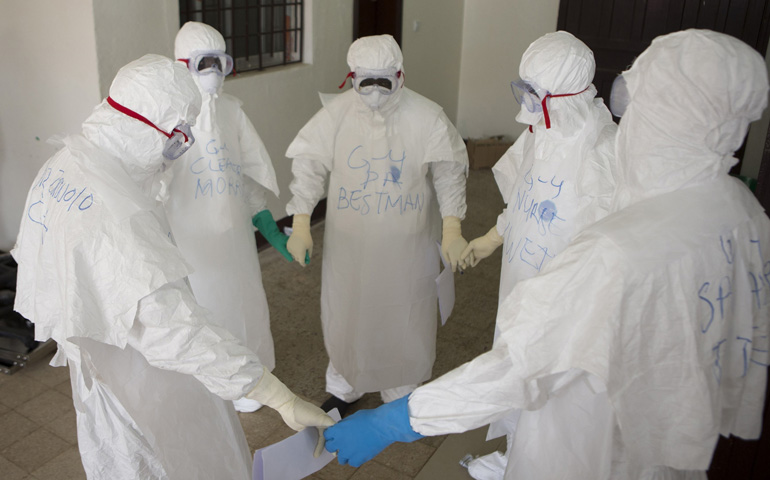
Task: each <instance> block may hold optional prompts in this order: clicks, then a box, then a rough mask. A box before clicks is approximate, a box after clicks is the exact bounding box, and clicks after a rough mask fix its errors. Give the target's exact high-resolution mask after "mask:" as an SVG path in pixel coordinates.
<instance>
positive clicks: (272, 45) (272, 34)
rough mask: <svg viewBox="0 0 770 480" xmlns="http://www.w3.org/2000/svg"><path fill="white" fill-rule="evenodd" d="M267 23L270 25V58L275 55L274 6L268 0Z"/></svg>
mask: <svg viewBox="0 0 770 480" xmlns="http://www.w3.org/2000/svg"><path fill="white" fill-rule="evenodd" d="M268 25H270V36H269V37H268V38H270V58H273V57H274V56H275V7H274V6H273V2H270V22H268Z"/></svg>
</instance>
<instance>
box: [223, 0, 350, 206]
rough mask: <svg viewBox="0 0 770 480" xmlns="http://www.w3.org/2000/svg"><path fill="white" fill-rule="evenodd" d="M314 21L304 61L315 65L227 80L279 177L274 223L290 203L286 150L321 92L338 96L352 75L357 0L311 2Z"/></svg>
mask: <svg viewBox="0 0 770 480" xmlns="http://www.w3.org/2000/svg"><path fill="white" fill-rule="evenodd" d="M307 4H308V5H307V7H306V9H309V10H310V11H311V15H312V19H311V20H310V21H308V20H309V18H310V17H308V19H306V21H305V25H306V26H307V25H312V29H311V31H310V32H307V33H308V34H309V35H312V44H313V46H312V51H311V52H310V55H308V48H307V45H308V44H307V43H305V48H304V50H303V52H304V55H305V57H306V58H305V61H308V60H309V61H312V64H302V65H291V66H286V67H276V68H273V69H268V70H266V71H263V72H250V73H244V74H239V75H237V76H235V77H229V78H228V79H227V80H226V81H225V86H224V90H225V92H227V93H229V94H231V95H235V96H236V97H238V98H240V99H241V100H242V101H243V102H244V103H243V109H244V111H245V112H246V114H247V115H248V116H249V119H251V122H252V123H253V124H254V127H255V128H256V129H257V132H259V136H260V137H262V141H263V142H264V143H265V147H267V150H268V153H270V158H271V159H272V161H273V166H274V167H275V173H276V176H277V177H278V186H279V188H280V189H281V196H280V199H279V198H276V197H275V196H273V195H268V208H269V209H270V210H271V211H272V213H273V217H275V218H276V219H278V218H282V217H284V216H286V203H287V202H288V201H289V199H290V198H291V193H290V192H289V182H290V181H291V179H292V175H291V161H290V160H289V159H287V158H286V157H285V156H284V153H286V148H287V147H288V146H289V143H291V141H292V140H293V139H294V136H295V135H296V134H297V132H299V130H300V129H301V128H302V127H303V126H304V125H305V123H307V121H308V120H310V117H312V116H313V115H314V114H315V113H316V112H317V111H318V110H319V109H320V108H321V101H320V99H319V98H318V92H319V91H320V92H323V93H337V92H338V91H339V90H337V86H338V85H339V84H340V82H342V80H343V79H344V78H345V75H347V73H348V70H349V69H348V66H347V62H346V60H345V58H346V56H347V51H348V47H349V46H350V43H351V40H352V35H353V0H313V1H308V2H307Z"/></svg>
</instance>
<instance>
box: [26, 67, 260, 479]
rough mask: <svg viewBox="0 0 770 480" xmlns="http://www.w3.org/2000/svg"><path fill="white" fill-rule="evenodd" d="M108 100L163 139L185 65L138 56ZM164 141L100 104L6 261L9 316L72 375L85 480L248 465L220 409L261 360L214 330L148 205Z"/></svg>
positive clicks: (42, 181) (190, 103)
mask: <svg viewBox="0 0 770 480" xmlns="http://www.w3.org/2000/svg"><path fill="white" fill-rule="evenodd" d="M110 96H111V98H112V99H113V100H115V101H117V102H118V103H119V104H121V105H123V106H125V107H127V108H129V109H132V110H134V111H135V112H137V113H139V114H140V115H142V116H144V117H145V118H147V119H148V120H149V121H151V122H153V123H154V124H155V125H156V126H158V128H160V129H162V130H164V131H166V132H170V131H171V130H172V129H173V128H174V127H175V126H176V125H178V124H180V123H182V122H187V123H192V122H194V121H195V117H196V116H197V115H198V111H199V105H200V103H199V102H200V95H199V94H198V90H197V88H196V87H195V84H194V83H193V81H192V79H191V78H190V74H189V72H187V71H186V69H185V67H184V65H183V64H181V63H178V62H173V61H171V60H170V59H167V58H165V57H161V56H158V55H146V56H144V57H142V58H141V59H139V60H136V61H135V62H132V63H130V64H128V65H127V66H125V67H123V68H122V69H121V70H120V71H119V72H118V74H117V76H116V78H115V80H114V81H113V83H112V86H111V87H110ZM165 140H166V137H164V136H163V135H162V134H160V133H159V132H157V131H155V130H153V129H152V128H151V127H150V126H148V125H146V124H144V123H142V122H140V121H138V120H136V119H134V118H130V117H129V116H127V115H124V114H123V113H120V112H118V111H117V110H115V109H114V108H113V107H112V106H110V105H108V103H107V102H106V101H104V102H102V103H101V104H100V105H98V106H97V107H96V108H95V109H94V111H93V113H92V114H91V116H90V117H89V118H88V119H87V120H86V122H85V123H84V124H83V134H82V135H71V136H68V137H67V138H66V139H65V140H64V144H65V146H64V148H62V149H61V150H59V151H58V152H57V153H56V154H55V155H54V156H53V157H52V158H51V159H50V160H48V161H47V162H46V163H45V164H44V165H43V167H42V168H41V170H40V172H39V174H38V176H37V178H36V179H35V182H34V184H33V185H32V187H31V189H30V192H29V195H28V197H27V203H26V206H25V214H24V217H23V219H22V222H21V227H20V232H19V237H18V240H17V243H16V246H15V248H14V249H13V251H12V254H13V256H14V258H15V259H16V261H17V262H18V264H19V273H18V287H17V295H16V304H15V307H14V308H15V309H16V310H17V311H18V312H19V313H21V314H22V315H24V316H25V317H27V318H29V319H30V320H32V321H33V322H34V323H35V338H36V340H39V341H45V340H47V339H49V338H53V339H54V340H56V342H57V344H58V346H59V351H58V353H57V355H56V357H54V360H53V361H52V363H51V364H52V365H54V366H63V365H66V364H67V363H68V364H69V367H70V376H71V382H72V397H73V402H74V405H75V409H76V412H77V425H78V446H79V448H80V453H81V457H82V460H83V466H84V468H85V472H86V475H87V476H88V478H89V479H105V480H107V479H109V480H114V479H125V480H136V479H140V478H141V479H180V480H190V479H213V478H227V479H246V478H251V455H250V452H249V448H248V444H247V443H246V438H245V436H244V434H243V430H242V428H241V426H240V423H239V421H238V418H237V416H236V414H235V411H234V410H233V407H232V403H231V402H225V401H224V400H223V399H227V400H233V399H236V398H240V397H242V396H243V395H244V394H246V393H247V392H249V391H250V390H252V389H253V388H254V386H255V384H256V383H257V382H258V381H259V380H260V378H261V377H262V373H263V371H264V369H263V367H262V365H261V364H260V362H259V359H258V358H257V356H256V355H254V354H253V353H251V352H250V351H249V350H248V349H246V348H245V347H244V346H242V345H241V344H240V343H238V342H237V341H236V339H235V338H234V337H233V336H232V335H231V334H230V333H229V332H227V331H226V330H224V329H221V328H219V327H216V326H214V325H212V323H213V319H212V318H211V314H210V313H209V312H208V311H207V310H204V309H203V308H201V307H200V306H198V305H197V303H196V301H195V298H194V297H193V295H192V292H191V291H190V288H189V285H188V284H187V282H186V280H185V277H186V276H187V275H188V274H189V273H190V271H191V269H190V267H189V265H188V264H187V263H186V262H185V261H184V259H183V258H182V255H181V254H180V252H179V250H178V249H177V248H176V246H175V245H174V243H173V240H172V238H171V234H170V230H169V227H168V224H167V222H166V220H165V215H164V213H163V209H162V206H161V204H160V203H158V202H156V201H154V200H153V199H152V197H151V196H150V194H151V192H150V189H149V187H150V186H151V185H153V184H156V183H157V178H156V177H155V174H156V172H157V171H158V170H159V169H160V168H161V166H162V163H163V162H162V159H163V157H162V155H161V153H162V150H163V146H164V142H165Z"/></svg>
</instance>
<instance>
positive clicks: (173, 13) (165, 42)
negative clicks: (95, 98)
mask: <svg viewBox="0 0 770 480" xmlns="http://www.w3.org/2000/svg"><path fill="white" fill-rule="evenodd" d="M93 3H94V26H95V28H96V54H97V57H98V59H99V92H100V98H104V97H106V96H107V93H108V92H109V90H110V85H111V84H112V79H113V78H115V74H116V73H118V70H120V67H122V66H123V65H125V64H127V63H129V62H131V61H133V60H136V59H137V58H139V57H141V56H142V55H145V54H147V53H157V54H159V55H165V56H167V57H171V58H173V55H174V37H176V32H177V30H179V0H130V1H126V0H93Z"/></svg>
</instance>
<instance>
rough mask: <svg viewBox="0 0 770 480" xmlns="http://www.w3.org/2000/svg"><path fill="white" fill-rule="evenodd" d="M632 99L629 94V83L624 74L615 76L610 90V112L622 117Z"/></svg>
mask: <svg viewBox="0 0 770 480" xmlns="http://www.w3.org/2000/svg"><path fill="white" fill-rule="evenodd" d="M630 101H631V99H630V98H629V96H628V85H627V84H626V79H625V77H624V76H623V75H618V76H617V77H615V81H613V82H612V91H611V92H610V112H612V114H613V115H615V116H616V117H622V116H623V114H624V113H626V109H627V108H628V104H629V102H630Z"/></svg>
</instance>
